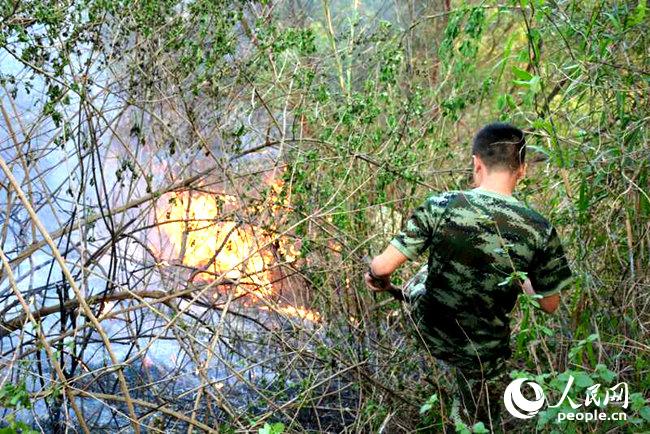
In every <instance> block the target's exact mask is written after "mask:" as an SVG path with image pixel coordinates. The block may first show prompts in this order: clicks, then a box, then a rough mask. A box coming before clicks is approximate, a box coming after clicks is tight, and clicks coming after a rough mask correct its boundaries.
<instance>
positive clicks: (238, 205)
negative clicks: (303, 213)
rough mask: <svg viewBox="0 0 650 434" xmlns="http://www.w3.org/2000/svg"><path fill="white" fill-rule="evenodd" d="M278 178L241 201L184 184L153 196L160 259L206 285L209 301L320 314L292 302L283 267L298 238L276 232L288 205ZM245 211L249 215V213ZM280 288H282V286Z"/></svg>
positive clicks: (310, 316) (294, 254)
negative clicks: (248, 201) (247, 201)
mask: <svg viewBox="0 0 650 434" xmlns="http://www.w3.org/2000/svg"><path fill="white" fill-rule="evenodd" d="M283 189H284V182H283V181H282V179H276V180H274V181H272V182H270V183H269V184H268V185H267V188H266V189H265V190H264V193H265V194H264V197H262V198H261V199H259V200H256V201H254V202H253V204H252V205H246V204H245V203H244V202H243V200H241V199H239V198H238V197H236V196H234V195H230V194H226V193H222V192H214V191H206V190H186V191H176V192H171V193H168V194H166V195H164V196H162V197H161V198H160V199H159V201H158V206H157V208H156V227H157V228H158V229H159V232H158V234H159V236H158V237H154V239H156V242H154V243H153V244H154V245H153V247H154V250H156V251H157V256H158V257H159V258H160V260H161V261H162V263H163V264H165V265H167V266H171V265H175V266H179V267H182V268H185V269H187V270H188V271H189V274H188V280H189V281H190V282H193V283H194V284H201V283H202V284H205V285H208V286H209V287H210V290H211V291H210V292H211V294H212V297H213V299H214V300H215V302H217V300H219V299H221V298H227V296H228V295H229V291H233V293H232V299H233V300H237V301H239V302H241V303H242V304H243V305H245V306H246V307H257V308H258V309H261V310H267V311H268V310H271V311H275V312H277V313H279V314H281V315H284V316H287V317H293V318H302V319H306V320H309V321H312V322H317V321H319V320H320V318H321V315H320V313H319V312H317V311H314V310H311V309H309V308H308V307H306V306H302V305H296V304H295V303H292V302H291V300H290V297H287V295H291V293H292V292H293V291H294V290H295V288H287V285H286V280H287V279H286V274H285V270H284V268H285V267H286V266H290V265H291V264H294V263H295V262H296V261H297V259H298V258H299V254H300V252H299V242H298V241H297V240H295V239H294V238H292V237H291V236H290V235H288V234H285V233H281V232H280V231H279V229H278V228H279V226H280V224H281V223H283V218H282V212H283V211H285V210H286V209H287V208H288V207H289V201H288V198H287V195H286V194H285V192H284V191H283ZM250 216H255V218H251V217H250ZM283 290H284V291H283Z"/></svg>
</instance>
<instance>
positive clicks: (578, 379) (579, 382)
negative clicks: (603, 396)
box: [573, 372, 594, 388]
mask: <svg viewBox="0 0 650 434" xmlns="http://www.w3.org/2000/svg"><path fill="white" fill-rule="evenodd" d="M573 378H574V379H575V383H576V386H578V387H583V388H584V387H589V386H591V385H592V384H594V380H592V379H591V377H590V376H589V375H588V374H586V373H584V372H576V373H575V375H574V376H573Z"/></svg>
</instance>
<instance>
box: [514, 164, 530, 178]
mask: <svg viewBox="0 0 650 434" xmlns="http://www.w3.org/2000/svg"><path fill="white" fill-rule="evenodd" d="M527 171H528V163H524V164H522V165H521V166H519V169H517V179H519V180H521V179H524V178H525V177H526V172H527Z"/></svg>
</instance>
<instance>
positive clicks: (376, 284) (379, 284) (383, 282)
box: [364, 271, 393, 291]
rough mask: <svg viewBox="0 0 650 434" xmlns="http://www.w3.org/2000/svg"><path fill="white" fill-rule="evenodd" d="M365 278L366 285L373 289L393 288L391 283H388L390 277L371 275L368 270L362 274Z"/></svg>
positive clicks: (386, 289) (387, 289) (385, 289)
mask: <svg viewBox="0 0 650 434" xmlns="http://www.w3.org/2000/svg"><path fill="white" fill-rule="evenodd" d="M364 277H365V279H366V286H367V287H368V288H370V289H372V290H373V291H389V290H391V289H393V284H392V283H390V277H388V276H386V277H377V276H372V275H371V274H370V271H368V272H366V275H365V276H364Z"/></svg>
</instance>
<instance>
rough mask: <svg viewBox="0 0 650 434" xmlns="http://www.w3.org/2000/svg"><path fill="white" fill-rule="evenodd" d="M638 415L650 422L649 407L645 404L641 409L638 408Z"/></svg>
mask: <svg viewBox="0 0 650 434" xmlns="http://www.w3.org/2000/svg"><path fill="white" fill-rule="evenodd" d="M639 415H640V416H641V417H642V418H644V419H645V420H647V421H648V422H650V407H649V406H647V405H646V406H645V407H643V408H642V409H641V410H639Z"/></svg>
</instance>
